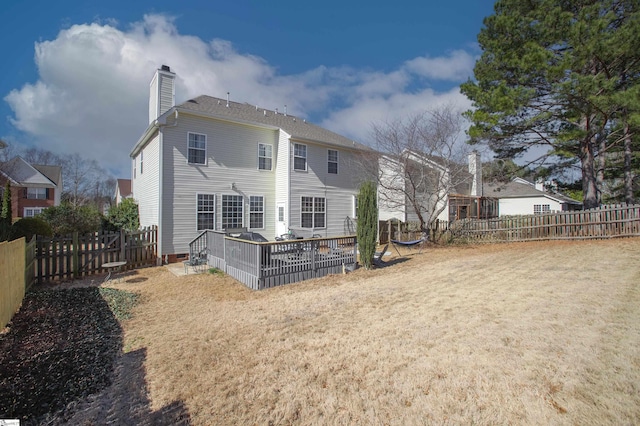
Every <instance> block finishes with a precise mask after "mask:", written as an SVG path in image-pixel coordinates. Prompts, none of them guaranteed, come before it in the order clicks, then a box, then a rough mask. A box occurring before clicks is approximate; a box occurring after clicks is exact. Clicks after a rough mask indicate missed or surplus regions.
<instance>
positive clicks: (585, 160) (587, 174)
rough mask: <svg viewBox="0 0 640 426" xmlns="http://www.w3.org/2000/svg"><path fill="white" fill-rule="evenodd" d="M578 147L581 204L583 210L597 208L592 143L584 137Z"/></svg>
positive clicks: (588, 138)
mask: <svg viewBox="0 0 640 426" xmlns="http://www.w3.org/2000/svg"><path fill="white" fill-rule="evenodd" d="M580 145H581V146H580V161H581V163H582V196H583V201H582V202H583V204H584V208H585V210H586V209H593V208H596V207H598V206H599V204H600V203H599V202H598V187H597V184H596V174H595V158H594V155H593V142H592V140H591V138H590V137H586V138H585V139H583V140H582V142H581V143H580Z"/></svg>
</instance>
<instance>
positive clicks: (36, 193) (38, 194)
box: [27, 188, 47, 200]
mask: <svg viewBox="0 0 640 426" xmlns="http://www.w3.org/2000/svg"><path fill="white" fill-rule="evenodd" d="M27 198H29V199H30V200H46V199H47V188H27Z"/></svg>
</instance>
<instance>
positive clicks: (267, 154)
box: [258, 143, 273, 170]
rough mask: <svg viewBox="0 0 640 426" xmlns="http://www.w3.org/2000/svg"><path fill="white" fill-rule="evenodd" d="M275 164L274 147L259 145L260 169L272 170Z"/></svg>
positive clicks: (264, 144)
mask: <svg viewBox="0 0 640 426" xmlns="http://www.w3.org/2000/svg"><path fill="white" fill-rule="evenodd" d="M272 163H273V145H267V144H266V143H259V144H258V169H259V170H271V168H272V167H273V166H272Z"/></svg>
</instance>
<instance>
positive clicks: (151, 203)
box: [130, 66, 368, 262]
mask: <svg viewBox="0 0 640 426" xmlns="http://www.w3.org/2000/svg"><path fill="white" fill-rule="evenodd" d="M175 78H176V74H174V73H173V72H171V70H170V69H169V67H167V66H162V68H161V69H159V70H157V71H156V73H155V75H154V77H153V79H152V81H151V84H150V98H149V126H148V127H147V130H146V131H145V132H144V134H143V135H142V136H141V137H140V139H139V140H138V142H137V143H136V144H135V146H134V147H133V150H132V151H131V154H130V156H131V161H132V163H131V164H132V182H131V189H132V193H133V197H134V199H135V200H136V202H137V203H138V206H139V211H140V225H141V226H150V225H157V226H158V227H159V232H158V253H159V256H160V257H162V258H163V259H164V260H165V261H169V262H173V261H176V260H177V259H181V258H184V257H186V255H187V254H188V253H189V242H190V241H192V240H193V239H194V238H196V237H197V236H198V235H199V234H200V233H201V232H202V231H204V230H206V229H216V230H224V229H230V228H247V229H248V230H251V231H254V232H258V233H260V234H262V235H264V236H265V237H266V238H267V239H269V240H273V239H274V238H275V237H276V236H278V235H281V234H285V233H287V232H288V230H289V229H294V230H296V232H299V233H301V234H303V235H309V236H310V235H312V234H319V235H322V236H337V235H345V233H346V232H345V229H346V226H347V224H349V225H352V221H351V220H352V218H353V217H354V216H355V204H356V195H357V193H358V190H359V185H360V183H361V179H360V177H359V175H358V173H357V172H356V168H355V167H352V165H353V161H354V160H355V158H356V156H357V155H358V153H359V152H361V151H362V150H368V148H366V147H365V146H364V145H361V144H359V143H356V142H354V141H352V140H350V139H347V138H345V137H343V136H340V135H338V134H336V133H333V132H331V131H329V130H326V129H323V128H321V127H318V126H316V125H313V124H311V123H308V122H306V120H304V119H301V118H299V117H295V116H292V115H288V114H287V112H286V108H285V109H284V112H278V111H277V110H276V111H271V110H267V109H264V108H260V107H259V106H255V105H250V104H247V103H238V102H231V101H229V99H228V98H227V99H220V98H214V97H211V96H198V97H196V98H193V99H189V100H188V101H186V102H184V103H182V104H180V105H174V100H175V84H174V83H175Z"/></svg>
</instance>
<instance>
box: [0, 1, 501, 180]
mask: <svg viewBox="0 0 640 426" xmlns="http://www.w3.org/2000/svg"><path fill="white" fill-rule="evenodd" d="M493 3H494V2H493V0H459V1H448V2H429V1H400V2H347V1H340V2H338V1H332V0H327V1H323V2H300V1H289V0H283V1H275V0H274V1H271V2H265V1H242V0H236V1H189V0H185V1H182V2H176V1H171V2H169V1H164V0H160V1H155V2H149V1H131V0H129V1H127V2H124V1H120V0H115V1H108V2H82V1H64V0H62V1H60V2H51V1H47V2H44V1H14V0H9V2H8V3H7V2H5V3H3V8H2V15H3V17H4V19H3V29H2V32H1V33H0V34H1V35H0V43H1V47H2V50H3V52H4V56H5V58H6V60H5V61H4V63H3V67H2V78H1V79H0V99H1V100H2V101H1V102H0V115H1V117H2V118H1V119H0V138H2V139H3V140H5V141H6V142H8V143H9V144H10V145H14V146H16V147H18V146H37V147H39V148H43V149H49V150H51V151H53V152H58V153H61V154H69V153H75V152H77V153H79V154H80V155H82V156H83V157H86V158H91V159H94V158H95V159H97V160H98V161H99V162H100V164H101V165H102V166H104V167H105V168H107V169H109V170H110V171H112V173H114V174H115V175H116V176H117V177H128V176H129V175H130V170H129V164H130V162H129V152H130V150H131V148H132V147H133V145H134V144H135V142H136V141H137V139H138V138H139V136H140V135H141V134H142V132H143V131H144V130H145V128H146V125H147V124H148V117H147V115H148V104H147V102H148V90H149V89H148V83H149V81H150V79H151V77H152V76H153V73H154V71H155V69H157V68H158V67H159V66H160V65H162V64H167V65H169V66H171V69H172V70H173V71H174V72H176V73H177V88H176V101H177V102H183V101H185V100H187V99H189V98H191V97H194V96H197V95H200V94H207V95H212V96H218V97H225V96H226V92H230V93H231V95H230V96H231V99H232V100H234V101H238V102H248V103H251V104H256V105H259V106H261V107H263V108H268V109H275V108H283V107H284V105H285V104H286V105H287V108H288V112H289V113H290V114H292V115H298V116H302V117H305V118H307V119H309V120H311V121H313V122H315V123H317V124H320V125H322V126H324V127H327V128H329V129H331V130H334V131H336V132H338V133H341V134H344V135H345V136H348V137H351V138H354V139H356V140H358V141H360V142H363V143H367V139H368V135H369V132H370V128H371V124H372V123H374V122H380V121H382V120H389V119H394V118H396V117H401V116H403V115H407V114H411V113H417V112H420V111H422V110H425V109H429V108H434V107H437V106H438V105H441V104H449V105H454V106H456V107H458V108H460V109H467V108H468V107H469V102H468V101H467V100H466V99H465V98H464V97H463V96H462V95H461V94H460V93H459V91H458V86H459V84H460V83H462V82H463V81H465V80H466V79H467V78H469V77H471V76H472V74H473V71H472V70H473V64H474V61H475V59H476V58H477V56H478V55H479V54H480V51H479V49H478V46H477V34H478V32H479V31H480V28H481V26H482V20H483V18H484V17H485V16H488V15H490V14H491V13H492V12H493Z"/></svg>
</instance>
